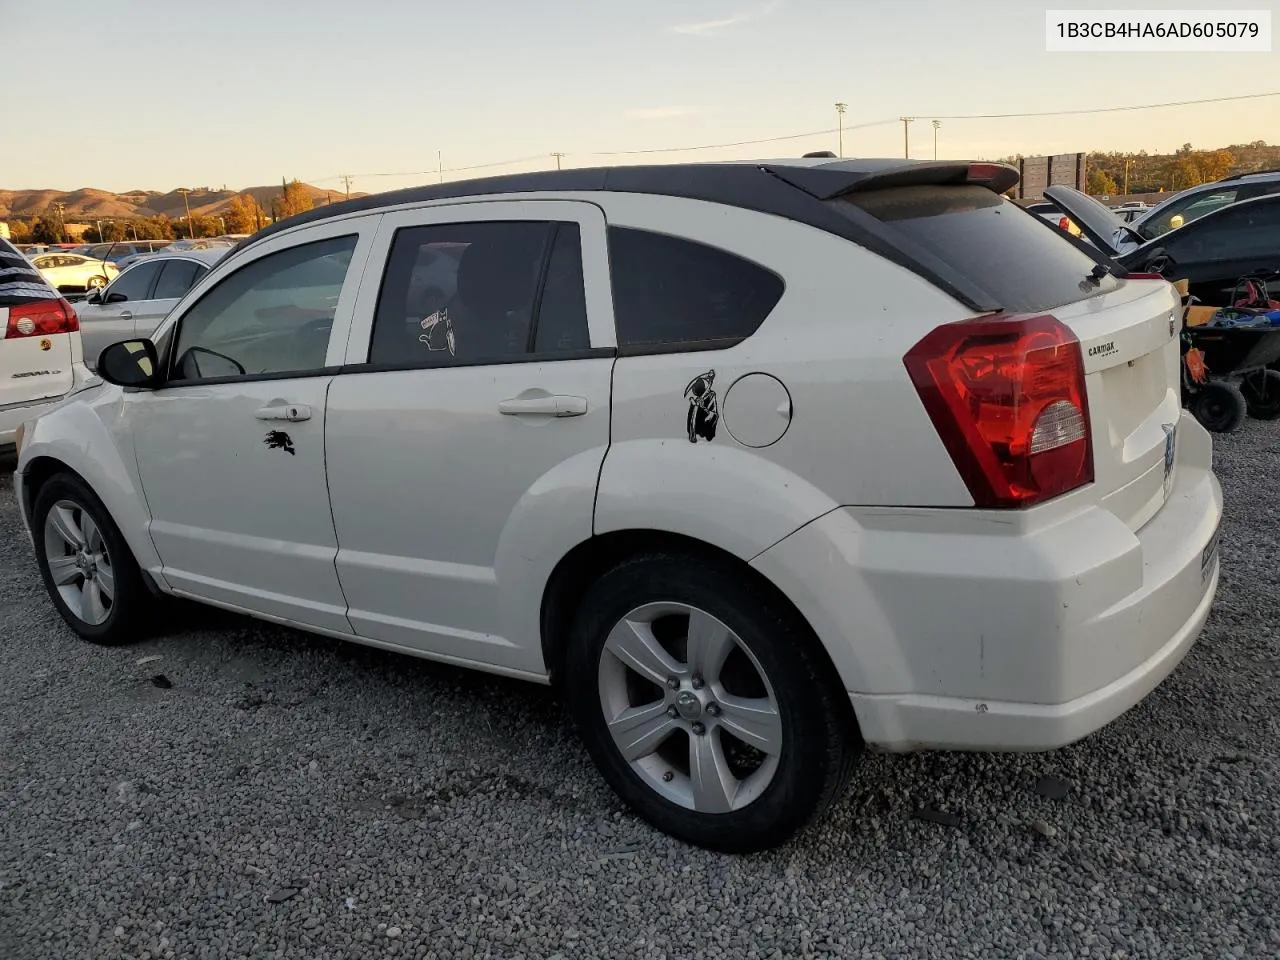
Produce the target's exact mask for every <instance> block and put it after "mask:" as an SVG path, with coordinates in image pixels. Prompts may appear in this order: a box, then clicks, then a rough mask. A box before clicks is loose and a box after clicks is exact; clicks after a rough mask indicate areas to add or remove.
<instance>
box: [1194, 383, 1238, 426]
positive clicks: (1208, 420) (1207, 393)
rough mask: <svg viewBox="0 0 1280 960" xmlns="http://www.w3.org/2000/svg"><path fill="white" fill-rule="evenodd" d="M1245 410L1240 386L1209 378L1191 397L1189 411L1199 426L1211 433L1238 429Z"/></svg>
mask: <svg viewBox="0 0 1280 960" xmlns="http://www.w3.org/2000/svg"><path fill="white" fill-rule="evenodd" d="M1247 410H1248V407H1247V404H1246V403H1245V399H1244V394H1242V393H1241V392H1240V388H1239V387H1237V386H1236V385H1235V384H1234V383H1227V382H1226V381H1225V380H1211V381H1209V382H1208V383H1206V384H1203V385H1202V386H1200V387H1198V388H1197V389H1196V393H1195V396H1193V397H1192V398H1191V413H1192V414H1193V415H1194V416H1195V418H1196V419H1197V420H1199V421H1200V425H1201V426H1203V427H1204V428H1205V429H1206V430H1210V431H1212V432H1213V433H1232V432H1234V431H1236V430H1239V429H1240V425H1241V424H1242V423H1244V418H1245V414H1246V412H1247Z"/></svg>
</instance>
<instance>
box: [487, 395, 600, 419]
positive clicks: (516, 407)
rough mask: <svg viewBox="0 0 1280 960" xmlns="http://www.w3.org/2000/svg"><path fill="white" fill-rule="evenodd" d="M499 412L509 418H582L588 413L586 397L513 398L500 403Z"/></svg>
mask: <svg viewBox="0 0 1280 960" xmlns="http://www.w3.org/2000/svg"><path fill="white" fill-rule="evenodd" d="M498 412H499V413H501V414H505V415H506V416H508V417H519V416H527V415H529V414H535V415H541V416H544V417H580V416H582V415H583V414H584V413H586V412H587V398H586V397H569V396H564V395H563V394H561V395H549V396H542V397H512V398H510V399H509V400H500V401H499V402H498Z"/></svg>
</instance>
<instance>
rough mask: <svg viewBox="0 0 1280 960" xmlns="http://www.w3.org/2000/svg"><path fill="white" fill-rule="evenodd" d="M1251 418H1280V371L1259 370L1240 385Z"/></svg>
mask: <svg viewBox="0 0 1280 960" xmlns="http://www.w3.org/2000/svg"><path fill="white" fill-rule="evenodd" d="M1240 392H1241V393H1243V394H1244V400H1245V404H1246V405H1247V407H1248V410H1249V416H1251V417H1253V418H1254V419H1255V420H1274V419H1276V418H1277V417H1280V371H1276V370H1258V371H1256V372H1255V373H1251V374H1249V375H1248V376H1247V377H1245V378H1244V382H1243V383H1242V384H1241V385H1240Z"/></svg>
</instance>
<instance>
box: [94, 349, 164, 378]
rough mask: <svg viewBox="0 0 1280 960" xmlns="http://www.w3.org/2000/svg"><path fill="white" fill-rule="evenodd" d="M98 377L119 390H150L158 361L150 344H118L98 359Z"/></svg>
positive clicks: (103, 352)
mask: <svg viewBox="0 0 1280 960" xmlns="http://www.w3.org/2000/svg"><path fill="white" fill-rule="evenodd" d="M98 376H100V377H101V378H102V379H103V380H105V381H107V383H114V384H115V385H116V386H120V387H144V388H146V387H154V386H157V385H158V384H159V382H160V358H159V355H158V354H157V353H156V345H155V344H154V343H152V342H151V341H150V340H121V341H119V342H118V343H113V344H111V346H109V347H107V348H106V349H105V350H103V351H102V353H100V354H99V355H98Z"/></svg>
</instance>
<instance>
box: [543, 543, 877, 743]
mask: <svg viewBox="0 0 1280 960" xmlns="http://www.w3.org/2000/svg"><path fill="white" fill-rule="evenodd" d="M646 553H669V554H670V553H674V554H677V555H680V556H683V557H688V558H692V559H695V560H700V561H703V562H707V563H714V564H718V565H721V566H726V567H729V568H731V569H733V570H734V572H735V573H737V574H738V575H740V576H741V577H742V578H743V579H744V580H748V581H750V582H752V583H753V584H754V585H755V586H756V587H757V588H758V589H759V590H761V591H763V592H765V593H767V594H768V595H769V596H770V598H771V599H772V600H774V601H775V602H776V603H778V604H779V606H780V608H781V609H783V610H784V611H786V613H787V614H788V615H790V616H792V617H794V618H795V623H796V626H797V627H798V628H799V629H800V630H802V631H803V632H804V634H805V635H806V636H808V637H809V638H810V640H811V641H812V643H813V649H814V652H815V653H816V654H817V655H818V656H820V657H821V658H822V662H823V663H824V664H825V668H826V669H829V670H830V675H831V676H832V677H833V678H834V679H836V680H837V681H839V682H842V681H843V678H842V677H841V673H840V671H839V669H838V668H837V666H836V663H835V661H834V660H833V658H832V657H831V654H830V651H828V650H827V648H826V645H825V644H824V643H823V642H822V640H821V638H819V636H818V634H817V632H816V631H815V630H814V629H813V626H812V625H811V624H810V623H809V621H808V619H807V618H806V617H805V616H804V614H803V613H801V611H800V609H799V608H798V607H797V606H796V605H795V604H794V603H793V602H792V601H791V599H790V598H789V597H788V596H787V595H786V594H785V593H784V592H783V591H782V590H781V589H780V588H779V587H778V586H777V585H776V584H775V583H774V582H773V581H772V580H770V579H769V578H768V577H767V576H765V574H763V573H761V572H760V571H759V570H757V569H755V568H754V567H752V566H751V565H750V564H748V563H747V562H746V561H744V560H742V559H741V558H740V557H737V556H735V555H734V554H733V553H731V552H729V551H728V550H725V549H723V548H721V547H718V546H715V545H714V544H711V543H707V542H706V541H704V540H699V539H697V538H695V537H690V536H687V535H685V534H681V533H674V532H670V531H665V530H652V529H626V530H614V531H610V532H608V533H602V534H597V535H595V536H593V537H591V538H590V539H588V540H584V541H582V542H581V543H579V544H577V545H576V546H575V547H573V549H571V550H570V551H569V552H568V553H567V554H565V555H564V556H563V557H562V558H561V559H560V562H559V563H557V564H556V566H555V568H554V569H553V570H552V572H551V576H550V577H549V578H548V579H547V584H546V587H545V588H544V590H543V595H542V609H541V619H540V626H541V637H542V656H543V662H544V663H545V665H546V669H547V674H548V676H549V677H550V680H551V683H552V685H553V686H557V685H558V683H559V678H560V676H561V675H562V674H563V669H564V657H565V654H566V652H567V650H568V637H569V633H570V630H571V627H572V622H573V617H574V615H575V614H576V613H577V611H578V608H579V605H580V603H581V598H582V594H583V593H584V592H585V591H586V590H587V588H588V587H590V585H591V584H592V583H593V582H594V581H595V580H596V579H598V578H599V577H600V575H601V574H603V573H604V572H605V571H607V570H610V569H612V568H614V567H615V566H617V565H618V564H619V563H622V562H623V561H625V560H627V559H629V558H631V557H634V556H638V555H641V554H646ZM849 717H850V719H852V718H853V711H852V707H850V712H849Z"/></svg>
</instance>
